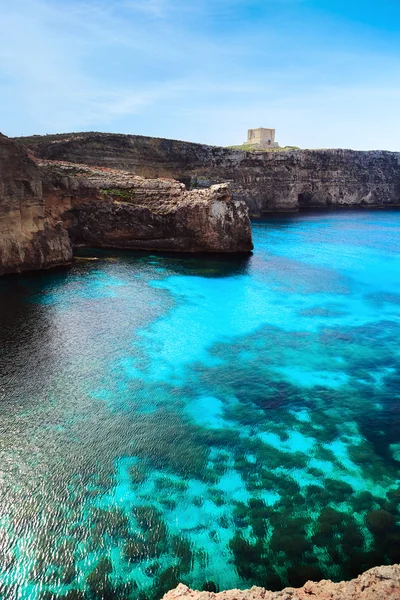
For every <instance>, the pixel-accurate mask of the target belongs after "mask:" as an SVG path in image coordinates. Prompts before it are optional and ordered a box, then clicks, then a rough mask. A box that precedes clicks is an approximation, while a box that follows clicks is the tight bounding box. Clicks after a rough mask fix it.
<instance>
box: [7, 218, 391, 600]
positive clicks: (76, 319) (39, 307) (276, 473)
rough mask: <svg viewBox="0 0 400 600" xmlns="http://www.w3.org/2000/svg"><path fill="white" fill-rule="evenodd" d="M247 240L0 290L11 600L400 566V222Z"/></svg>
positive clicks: (153, 591) (280, 583)
mask: <svg viewBox="0 0 400 600" xmlns="http://www.w3.org/2000/svg"><path fill="white" fill-rule="evenodd" d="M253 229H254V244H255V251H254V254H253V255H252V256H250V257H248V258H243V257H242V258H234V257H216V256H208V257H183V256H179V255H153V254H149V253H124V252H108V251H107V252H106V251H96V250H93V251H86V253H85V254H82V255H81V256H79V257H78V258H77V260H76V261H75V262H74V264H73V266H72V268H71V269H66V270H61V271H51V272H42V273H35V274H30V275H26V276H15V277H9V278H3V279H2V280H1V281H0V408H1V419H0V597H1V598H4V599H13V600H14V599H23V600H39V599H40V600H50V599H53V598H54V599H56V598H57V599H58V598H66V599H68V600H82V599H84V598H85V599H89V600H98V599H108V598H110V599H111V598H113V599H114V600H122V599H124V600H125V599H132V600H133V599H135V600H136V599H138V600H145V599H150V600H158V599H159V598H161V596H162V595H163V593H164V592H166V591H167V590H168V589H170V588H172V587H174V586H175V585H177V583H178V582H180V581H182V582H184V583H185V584H187V585H189V586H191V587H193V588H196V589H200V590H201V589H208V590H216V589H225V588H232V587H239V588H243V589H244V588H248V587H250V586H251V585H254V584H256V585H261V586H266V587H268V588H270V589H280V588H282V587H284V586H286V585H293V586H298V585H302V584H303V583H304V582H305V581H306V580H307V579H310V578H311V579H317V580H318V579H322V578H331V579H333V580H335V581H338V580H341V579H350V578H352V577H354V576H357V575H358V574H359V573H361V572H362V571H364V570H365V569H368V568H370V567H372V566H376V565H378V564H391V563H394V562H400V526H399V524H400V513H399V507H400V212H395V211H384V210H382V211H376V212H373V211H371V212H367V211H360V212H334V213H320V214H313V213H309V214H303V215H300V216H299V215H295V216H293V215H292V216H282V217H280V216H276V217H274V218H271V219H268V220H265V221H262V222H256V223H254V225H253Z"/></svg>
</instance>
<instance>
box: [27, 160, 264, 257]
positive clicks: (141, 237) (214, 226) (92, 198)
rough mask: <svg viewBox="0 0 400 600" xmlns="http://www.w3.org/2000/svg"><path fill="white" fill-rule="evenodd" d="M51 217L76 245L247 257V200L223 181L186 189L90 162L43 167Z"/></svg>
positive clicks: (43, 164) (249, 239) (250, 245)
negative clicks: (235, 197) (238, 197)
mask: <svg viewBox="0 0 400 600" xmlns="http://www.w3.org/2000/svg"><path fill="white" fill-rule="evenodd" d="M38 164H39V168H40V171H41V174H42V181H43V193H44V198H45V203H46V207H47V211H48V214H49V215H50V216H51V218H52V219H53V220H57V219H62V221H63V223H64V227H65V228H66V229H67V230H68V232H69V235H70V237H71V240H72V242H73V244H74V245H85V246H97V247H110V248H125V249H131V248H134V249H141V250H167V251H179V252H222V253H236V252H243V253H246V252H249V251H251V250H252V249H253V243H252V232H251V224H250V219H249V215H248V209H247V206H246V204H245V203H244V202H241V201H234V200H232V198H231V195H230V189H229V185H228V184H226V183H223V184H218V185H214V186H211V187H210V188H209V189H204V190H193V191H187V190H186V188H185V186H184V185H183V184H182V183H179V182H178V181H175V180H173V179H144V178H143V177H138V176H134V175H132V174H131V173H127V172H123V171H118V170H113V169H101V168H90V167H87V166H86V165H74V164H72V163H57V162H52V161H43V162H39V163H38Z"/></svg>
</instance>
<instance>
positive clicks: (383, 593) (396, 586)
mask: <svg viewBox="0 0 400 600" xmlns="http://www.w3.org/2000/svg"><path fill="white" fill-rule="evenodd" d="M308 599H312V600H399V599H400V565H393V566H390V567H389V566H383V567H375V568H373V569H370V570H369V571H366V572H365V573H363V574H362V575H360V576H359V577H357V579H353V580H352V581H342V582H340V583H332V581H329V580H328V581H327V580H325V581H320V582H319V583H314V582H312V581H309V582H307V583H306V584H305V585H304V586H303V587H302V588H298V589H294V588H286V589H284V590H282V591H280V592H269V591H267V590H265V589H263V588H259V587H253V588H251V589H250V590H245V591H241V590H228V591H225V592H221V593H219V594H215V593H213V592H196V591H193V590H191V589H189V588H188V587H186V586H185V585H182V584H181V585H179V586H178V587H177V588H176V589H175V590H171V591H170V592H168V593H167V594H165V596H164V598H163V600H308Z"/></svg>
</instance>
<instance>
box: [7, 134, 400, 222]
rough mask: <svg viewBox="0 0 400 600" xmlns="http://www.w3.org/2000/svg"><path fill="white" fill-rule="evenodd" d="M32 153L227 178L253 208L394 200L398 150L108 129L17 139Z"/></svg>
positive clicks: (212, 180)
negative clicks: (206, 139)
mask: <svg viewBox="0 0 400 600" xmlns="http://www.w3.org/2000/svg"><path fill="white" fill-rule="evenodd" d="M19 139H20V140H21V142H23V143H24V144H25V145H27V146H28V147H29V148H30V149H31V150H32V151H34V152H35V153H36V154H37V155H38V156H40V157H42V158H46V159H52V160H66V161H71V162H76V163H85V164H88V165H100V166H105V167H112V168H118V169H124V170H126V171H130V172H131V173H134V174H136V175H141V176H144V177H173V178H175V179H178V180H180V181H183V182H184V183H185V184H186V185H187V187H188V188H190V187H192V188H194V187H207V186H209V185H212V184H216V183H221V182H226V181H228V182H230V185H231V189H232V194H233V197H234V198H235V199H236V200H244V201H245V202H246V203H247V205H248V207H249V209H250V213H251V214H252V215H260V214H261V213H263V212H271V211H282V210H283V211H289V210H298V209H302V208H313V207H318V208H322V207H340V206H342V207H346V206H350V207H351V206H355V207H357V206H365V207H368V206H398V205H400V153H399V152H383V151H371V152H358V151H352V150H293V151H289V152H244V151H239V150H230V149H229V148H219V147H213V146H206V145H203V144H193V143H189V142H180V141H176V140H166V139H161V138H151V137H145V136H137V135H123V134H108V133H79V134H59V135H54V136H51V135H50V136H33V137H30V138H19Z"/></svg>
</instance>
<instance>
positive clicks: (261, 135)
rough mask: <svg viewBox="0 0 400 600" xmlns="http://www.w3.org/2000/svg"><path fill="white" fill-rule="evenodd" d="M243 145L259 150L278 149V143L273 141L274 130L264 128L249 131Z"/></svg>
mask: <svg viewBox="0 0 400 600" xmlns="http://www.w3.org/2000/svg"><path fill="white" fill-rule="evenodd" d="M245 144H246V145H247V146H253V148H260V150H264V149H267V148H279V144H278V142H276V141H275V129H266V128H265V127H259V128H258V129H249V130H248V132H247V142H245Z"/></svg>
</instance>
